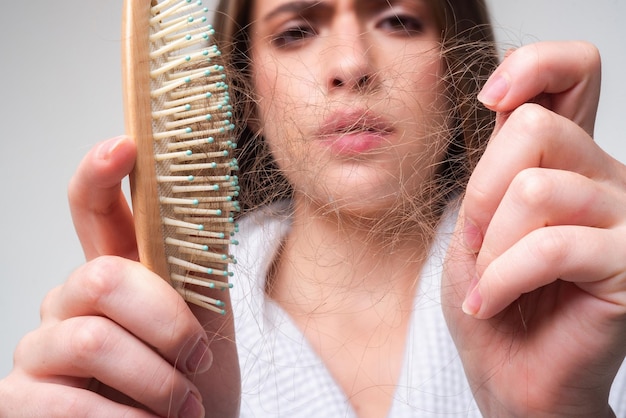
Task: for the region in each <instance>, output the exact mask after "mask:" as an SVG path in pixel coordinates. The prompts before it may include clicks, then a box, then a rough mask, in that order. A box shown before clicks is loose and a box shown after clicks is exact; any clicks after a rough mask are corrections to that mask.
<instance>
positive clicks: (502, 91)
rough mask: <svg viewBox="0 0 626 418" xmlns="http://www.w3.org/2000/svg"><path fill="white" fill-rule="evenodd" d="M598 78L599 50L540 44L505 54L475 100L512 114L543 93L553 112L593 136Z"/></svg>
mask: <svg viewBox="0 0 626 418" xmlns="http://www.w3.org/2000/svg"><path fill="white" fill-rule="evenodd" d="M600 80H601V60H600V54H599V52H598V50H597V48H596V47H594V46H593V45H592V44H589V43H586V42H540V43H536V44H531V45H527V46H524V47H522V48H519V49H517V50H515V51H513V52H511V53H510V54H508V56H507V57H506V59H505V60H504V61H503V62H502V64H501V65H500V66H499V67H498V68H497V69H496V71H495V72H494V73H493V74H492V75H491V77H490V78H489V80H488V81H487V83H486V84H485V87H484V88H483V90H482V91H481V93H480V94H479V96H478V98H479V100H481V101H482V102H483V103H484V104H485V105H486V106H487V107H489V108H490V109H492V110H495V111H497V112H510V111H512V110H514V109H515V108H517V107H519V106H520V105H522V104H523V103H526V102H529V101H532V100H534V99H535V98H537V97H538V96H540V95H542V94H547V95H549V98H548V99H547V101H546V102H547V106H548V107H549V108H550V109H551V110H553V111H554V112H556V113H558V114H560V115H562V116H564V117H566V118H568V119H570V120H572V121H574V122H575V123H576V124H578V125H579V126H580V127H582V128H583V129H584V130H585V131H586V132H587V133H588V134H589V135H593V128H594V123H595V115H596V111H597V105H598V100H599V95H600Z"/></svg>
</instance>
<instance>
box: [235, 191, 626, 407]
mask: <svg viewBox="0 0 626 418" xmlns="http://www.w3.org/2000/svg"><path fill="white" fill-rule="evenodd" d="M289 215H290V210H289V207H288V204H286V203H285V204H282V205H275V206H272V207H271V208H265V209H263V210H260V211H258V212H256V213H255V214H253V215H251V216H249V217H247V218H246V219H244V220H242V222H241V224H240V233H239V236H238V238H239V240H240V241H241V243H242V244H241V245H240V246H239V247H238V248H237V249H236V251H235V255H236V257H237V260H238V264H237V265H236V268H235V276H234V284H235V287H234V288H233V289H232V300H233V309H234V313H235V326H236V335H237V346H238V350H239V359H240V362H241V373H242V385H243V391H242V408H241V416H242V417H257V418H258V417H356V415H355V413H354V411H353V410H352V407H351V405H350V402H349V400H348V399H347V397H346V396H345V394H344V392H343V391H342V390H341V388H340V387H339V386H338V385H337V384H336V382H335V381H334V380H333V378H332V377H331V375H330V373H329V371H328V370H327V369H326V367H325V366H324V364H323V363H322V361H321V359H320V358H319V356H318V355H317V354H316V353H315V351H314V350H313V349H312V348H311V346H310V345H309V344H308V342H307V340H306V339H305V337H304V335H303V334H302V333H301V332H300V331H299V330H298V328H297V327H296V326H295V324H294V323H293V322H292V321H291V319H290V318H289V316H288V315H287V314H286V313H285V312H284V311H283V310H282V309H281V308H280V307H279V306H278V305H276V304H275V303H274V302H273V301H272V300H270V299H268V298H266V297H265V294H264V287H265V278H266V275H267V271H268V268H269V267H270V266H271V263H272V261H273V258H274V256H275V254H276V251H277V250H278V248H279V246H280V243H281V241H282V239H283V238H284V236H285V234H286V233H287V232H288V230H289V227H290V221H289V219H290V218H289ZM453 223H454V219H450V220H448V221H447V222H444V224H443V225H442V227H441V228H440V231H439V234H438V239H437V240H436V241H435V243H434V245H433V249H432V251H431V255H430V257H429V260H428V262H427V263H426V265H425V266H424V268H423V270H422V272H421V277H420V284H419V290H418V292H417V297H416V300H415V303H414V310H413V315H412V319H411V326H410V328H409V337H408V342H407V347H406V352H405V358H404V367H403V371H402V374H401V377H400V381H399V384H398V387H397V389H396V393H395V397H394V401H393V404H392V406H391V410H390V412H389V417H392V418H396V417H397V418H403V417H442V416H444V417H480V413H479V411H478V409H477V407H476V405H475V403H474V400H473V398H472V395H471V392H470V388H469V385H468V384H467V381H466V378H465V375H464V372H463V367H462V364H461V362H460V360H459V357H458V353H457V351H456V348H455V346H454V344H453V342H452V340H451V337H450V335H449V333H448V329H447V327H446V323H445V321H444V318H443V314H442V311H441V302H440V281H441V273H442V265H443V259H444V256H445V251H446V247H447V243H448V240H449V236H450V234H451V232H452V228H453V226H454V225H453ZM622 369H623V368H622ZM613 389H614V390H613V393H612V405H613V406H614V408H615V410H616V413H617V416H618V417H619V416H626V415H625V414H626V392H625V391H626V373H624V370H622V371H621V373H620V376H619V377H618V381H617V382H616V383H615V385H614V388H613Z"/></svg>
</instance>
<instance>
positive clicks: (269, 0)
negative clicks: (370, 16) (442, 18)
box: [251, 0, 431, 19]
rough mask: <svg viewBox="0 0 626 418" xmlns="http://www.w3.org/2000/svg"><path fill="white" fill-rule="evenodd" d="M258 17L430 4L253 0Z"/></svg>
mask: <svg viewBox="0 0 626 418" xmlns="http://www.w3.org/2000/svg"><path fill="white" fill-rule="evenodd" d="M251 3H252V10H253V15H254V16H255V17H256V18H262V19H271V18H272V17H275V16H277V15H280V14H286V13H295V14H309V13H313V12H317V11H320V12H322V11H324V12H332V11H334V10H338V9H345V8H347V9H354V10H356V11H359V10H368V9H373V8H376V9H380V8H389V7H393V6H396V5H405V6H417V5H419V6H422V7H424V6H429V5H430V3H431V2H430V1H427V0H255V1H251Z"/></svg>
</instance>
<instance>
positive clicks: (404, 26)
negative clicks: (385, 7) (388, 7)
mask: <svg viewBox="0 0 626 418" xmlns="http://www.w3.org/2000/svg"><path fill="white" fill-rule="evenodd" d="M376 28H378V29H382V30H384V31H386V32H389V33H391V34H393V35H399V36H414V35H418V34H420V33H422V32H423V31H424V24H423V23H422V21H421V19H419V18H417V17H415V16H411V15H401V14H393V15H390V16H387V17H385V18H384V19H382V20H381V21H380V22H379V23H378V24H377V25H376Z"/></svg>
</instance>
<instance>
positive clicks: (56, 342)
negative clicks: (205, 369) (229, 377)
mask: <svg viewBox="0 0 626 418" xmlns="http://www.w3.org/2000/svg"><path fill="white" fill-rule="evenodd" d="M17 356H18V361H19V364H20V365H21V368H22V369H23V370H24V371H26V372H27V373H28V374H31V375H34V376H37V377H39V378H43V379H45V378H46V377H52V378H53V379H52V380H54V377H55V376H68V377H76V378H85V379H91V378H95V379H96V380H97V381H99V382H102V383H103V384H104V385H106V386H108V387H110V388H114V389H116V390H117V391H119V392H120V393H123V394H124V395H126V396H128V397H130V398H132V399H134V400H136V401H137V402H139V403H140V404H141V405H145V406H146V407H147V408H149V409H150V410H152V411H154V412H155V413H157V414H158V415H160V416H172V415H174V416H179V411H181V410H190V409H195V410H196V412H197V413H196V414H195V415H193V416H199V413H200V412H201V411H202V406H201V400H200V399H201V396H200V394H199V392H198V390H197V389H196V388H195V387H194V385H193V384H192V383H191V382H190V381H189V380H188V379H186V378H185V376H184V375H183V374H182V373H180V372H179V371H178V370H176V369H175V368H174V367H173V366H172V365H171V364H169V363H168V362H167V361H165V360H164V359H163V358H161V357H160V356H159V355H158V354H157V353H155V352H154V351H153V350H151V349H150V348H149V347H148V346H146V345H145V344H143V343H142V342H141V341H139V340H137V339H136V338H135V337H134V336H133V335H131V334H130V333H129V332H128V331H126V330H125V329H123V328H122V327H120V326H118V325H117V324H115V323H114V322H112V321H110V320H109V319H107V318H103V317H93V316H92V317H80V318H72V319H71V320H67V321H63V322H60V323H58V324H57V325H56V326H53V327H48V328H42V329H40V330H39V331H38V332H34V333H32V334H30V335H29V336H28V337H27V338H26V341H25V342H24V344H23V346H22V347H21V348H20V349H19V350H18V353H17Z"/></svg>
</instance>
